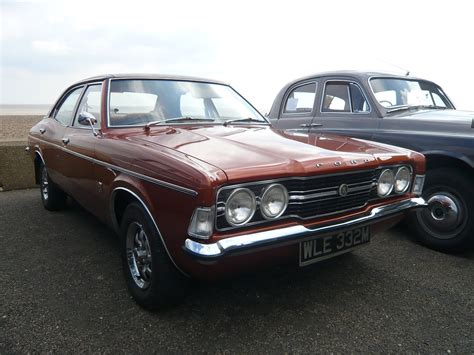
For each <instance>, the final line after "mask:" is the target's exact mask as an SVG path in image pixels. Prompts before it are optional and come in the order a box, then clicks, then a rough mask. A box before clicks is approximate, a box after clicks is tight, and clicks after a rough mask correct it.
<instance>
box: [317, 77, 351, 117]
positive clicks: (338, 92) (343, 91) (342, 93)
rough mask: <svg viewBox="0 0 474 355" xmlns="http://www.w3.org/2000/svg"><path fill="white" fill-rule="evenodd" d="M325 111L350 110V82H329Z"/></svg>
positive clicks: (325, 92) (323, 109) (325, 93)
mask: <svg viewBox="0 0 474 355" xmlns="http://www.w3.org/2000/svg"><path fill="white" fill-rule="evenodd" d="M322 111H323V112H350V111H351V110H350V99H349V85H348V83H347V84H346V83H327V84H326V88H325V91H324V100H323V108H322Z"/></svg>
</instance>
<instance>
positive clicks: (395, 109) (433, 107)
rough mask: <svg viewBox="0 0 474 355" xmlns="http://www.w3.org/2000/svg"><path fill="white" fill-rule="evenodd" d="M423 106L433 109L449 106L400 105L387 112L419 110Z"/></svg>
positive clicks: (444, 108) (442, 108)
mask: <svg viewBox="0 0 474 355" xmlns="http://www.w3.org/2000/svg"><path fill="white" fill-rule="evenodd" d="M423 108H427V109H433V110H446V109H447V107H444V106H436V105H417V106H400V107H395V108H392V109H389V110H387V113H392V112H397V111H404V110H419V109H423Z"/></svg>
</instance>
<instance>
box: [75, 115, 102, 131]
mask: <svg viewBox="0 0 474 355" xmlns="http://www.w3.org/2000/svg"><path fill="white" fill-rule="evenodd" d="M77 122H79V124H80V125H83V126H90V127H91V128H92V133H94V136H97V134H98V133H97V131H96V130H95V128H94V125H95V124H96V123H97V118H95V117H94V115H93V114H91V113H89V112H86V111H82V112H81V113H79V117H78V118H77Z"/></svg>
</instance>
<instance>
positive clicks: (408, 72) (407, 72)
mask: <svg viewBox="0 0 474 355" xmlns="http://www.w3.org/2000/svg"><path fill="white" fill-rule="evenodd" d="M378 60H379V61H381V62H382V63H385V64H388V65H390V66H392V67H395V68H397V69H400V70H403V71H404V72H405V76H410V71H409V70H408V69H406V68H402V67H401V66H399V65H395V64H393V63H390V62H387V61H386V60H382V59H378Z"/></svg>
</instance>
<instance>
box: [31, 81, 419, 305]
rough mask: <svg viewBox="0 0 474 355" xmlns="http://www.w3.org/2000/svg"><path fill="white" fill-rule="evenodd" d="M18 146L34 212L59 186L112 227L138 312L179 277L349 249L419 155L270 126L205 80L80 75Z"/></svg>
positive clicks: (56, 203) (410, 194)
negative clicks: (27, 162)
mask: <svg viewBox="0 0 474 355" xmlns="http://www.w3.org/2000/svg"><path fill="white" fill-rule="evenodd" d="M27 150H28V151H29V152H30V154H31V157H32V159H33V160H34V166H35V173H36V181H37V183H38V184H39V185H40V187H41V188H40V192H41V199H42V201H43V204H44V207H45V208H46V209H48V210H57V209H60V208H62V207H63V206H64V205H65V202H66V198H67V196H68V195H69V196H71V197H72V198H74V199H75V200H76V201H77V202H79V203H80V204H81V205H82V206H83V207H84V208H86V209H87V210H88V211H90V212H91V213H92V214H94V215H95V216H97V217H98V218H99V219H101V220H102V221H104V222H105V223H107V224H109V225H110V226H111V227H112V228H114V230H115V231H116V232H117V233H118V235H119V236H120V247H121V251H122V259H123V269H124V273H125V279H126V281H127V285H128V288H129V290H130V292H131V294H132V295H133V297H134V298H135V300H136V301H137V302H138V303H139V304H140V305H142V306H144V307H146V308H149V309H154V308H158V307H164V306H167V305H170V304H173V303H176V302H177V301H178V300H180V299H181V297H182V296H184V294H185V292H186V288H185V286H186V284H187V282H186V281H187V280H188V278H189V277H194V278H198V279H215V278H218V277H223V276H227V277H228V276H229V275H231V274H233V273H238V272H242V271H244V270H247V271H248V270H255V269H257V268H258V267H261V266H264V265H273V264H281V263H295V264H299V265H300V266H305V265H309V264H312V263H314V262H317V261H320V260H324V259H328V258H331V257H334V256H337V255H340V254H342V253H346V252H349V251H351V250H353V249H354V248H357V247H359V246H362V245H364V244H367V243H369V241H370V239H371V238H372V236H373V235H374V233H376V232H378V231H380V230H382V229H386V228H388V227H390V226H391V225H392V224H393V223H395V222H397V221H398V220H399V219H401V218H402V217H403V215H404V214H405V212H406V211H408V210H410V209H415V208H421V207H423V206H425V201H424V200H423V199H422V198H421V197H419V196H420V193H421V192H422V187H423V181H424V172H425V160H424V157H423V156H422V155H421V154H418V153H415V152H413V151H409V150H406V149H402V148H397V147H393V146H389V145H384V144H380V143H373V142H368V141H364V140H360V139H352V138H343V137H339V136H336V135H330V134H316V133H309V134H302V133H298V132H296V131H293V132H292V131H278V130H276V129H274V128H272V126H271V125H270V124H269V123H268V121H267V120H266V119H265V118H264V117H262V115H260V114H259V113H258V112H257V110H255V108H253V107H252V105H250V103H248V102H247V101H246V100H245V99H244V98H243V97H242V96H240V95H239V94H238V93H237V92H236V91H234V90H233V89H232V88H231V87H230V86H229V85H226V84H224V83H221V82H217V81H213V80H204V79H197V78H188V77H176V76H157V75H105V76H98V77H94V78H90V79H86V80H83V81H81V82H79V83H76V84H74V85H72V86H70V87H69V88H67V89H66V91H65V92H64V93H63V94H62V95H61V97H60V98H59V99H58V101H57V102H56V103H55V104H54V106H53V107H52V109H51V111H50V112H49V114H48V115H47V117H45V118H44V119H43V120H42V121H41V122H39V123H38V124H37V125H35V126H34V127H33V128H32V129H31V131H30V133H29V136H28V148H27Z"/></svg>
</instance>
